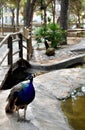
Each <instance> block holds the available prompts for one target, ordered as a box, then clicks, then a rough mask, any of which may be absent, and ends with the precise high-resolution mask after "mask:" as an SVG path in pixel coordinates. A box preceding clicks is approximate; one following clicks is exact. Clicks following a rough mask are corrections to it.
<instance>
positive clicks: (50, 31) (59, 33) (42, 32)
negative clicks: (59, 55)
mask: <svg viewBox="0 0 85 130" xmlns="http://www.w3.org/2000/svg"><path fill="white" fill-rule="evenodd" d="M64 34H65V31H63V30H62V29H61V28H60V26H59V25H58V24H55V23H50V24H48V25H46V26H42V27H39V28H38V29H36V31H35V36H36V40H37V43H40V42H42V39H46V40H48V41H50V42H51V47H53V48H57V47H58V46H59V45H60V44H61V43H62V42H64V37H63V35H64Z"/></svg>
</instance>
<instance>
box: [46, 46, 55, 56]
mask: <svg viewBox="0 0 85 130" xmlns="http://www.w3.org/2000/svg"><path fill="white" fill-rule="evenodd" d="M54 54H55V49H54V48H48V49H47V50H46V55H48V56H52V55H54Z"/></svg>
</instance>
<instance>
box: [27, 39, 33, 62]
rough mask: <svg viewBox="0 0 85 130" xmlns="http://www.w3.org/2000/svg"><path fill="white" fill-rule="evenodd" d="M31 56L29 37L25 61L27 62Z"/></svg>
mask: <svg viewBox="0 0 85 130" xmlns="http://www.w3.org/2000/svg"><path fill="white" fill-rule="evenodd" d="M31 55H32V43H31V37H30V38H28V39H27V60H28V61H29V59H30V57H31Z"/></svg>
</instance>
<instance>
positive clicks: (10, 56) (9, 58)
mask: <svg viewBox="0 0 85 130" xmlns="http://www.w3.org/2000/svg"><path fill="white" fill-rule="evenodd" d="M8 49H9V53H8V65H12V63H13V58H12V49H13V48H12V37H11V36H9V38H8Z"/></svg>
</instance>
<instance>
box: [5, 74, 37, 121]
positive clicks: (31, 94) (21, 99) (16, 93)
mask: <svg viewBox="0 0 85 130" xmlns="http://www.w3.org/2000/svg"><path fill="white" fill-rule="evenodd" d="M28 79H29V82H28V83H21V84H18V85H17V86H16V87H14V88H13V89H12V90H11V91H10V94H9V96H8V98H7V101H8V103H7V105H6V108H5V111H6V113H10V112H14V111H18V119H19V118H20V116H19V109H24V119H25V118H26V109H27V105H28V104H29V103H31V102H32V101H33V99H34V98H35V89H34V86H33V76H30V77H28Z"/></svg>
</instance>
